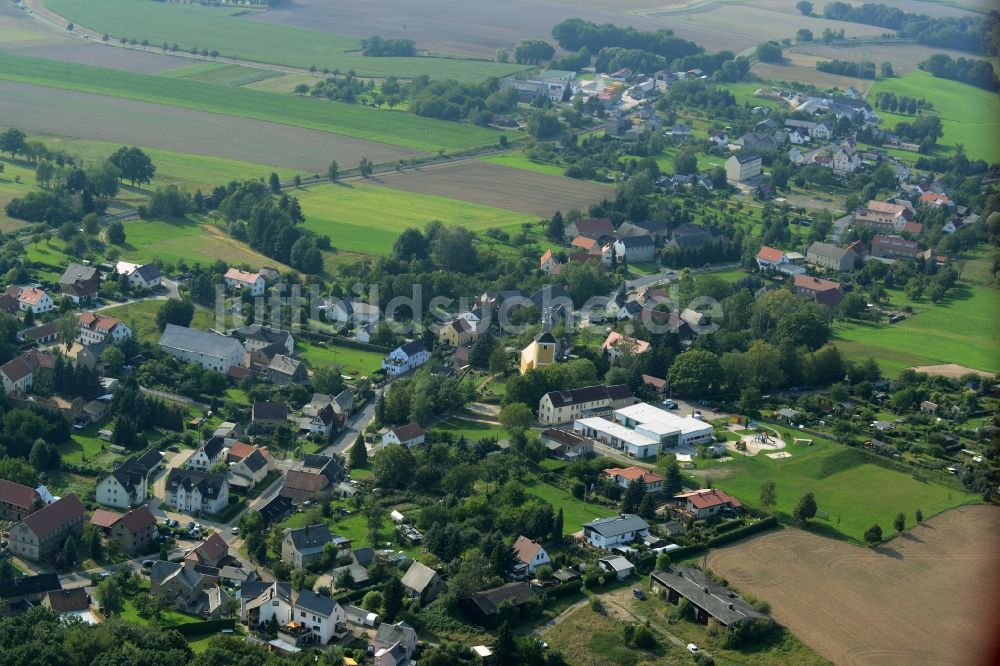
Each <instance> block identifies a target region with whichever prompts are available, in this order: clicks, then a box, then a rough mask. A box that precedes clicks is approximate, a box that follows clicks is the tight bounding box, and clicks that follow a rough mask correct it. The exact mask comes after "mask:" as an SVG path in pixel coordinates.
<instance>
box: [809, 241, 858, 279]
mask: <svg viewBox="0 0 1000 666" xmlns="http://www.w3.org/2000/svg"><path fill="white" fill-rule="evenodd" d="M806 261H807V262H809V263H810V264H814V265H816V266H820V267H822V268H829V269H830V270H833V271H840V272H842V273H847V272H850V271H853V270H854V264H855V263H856V262H857V261H858V256H857V255H856V254H854V251H853V250H850V249H848V248H843V247H837V246H836V245H830V244H829V243H821V242H820V241H816V242H814V243H813V244H812V245H810V246H809V249H808V250H806Z"/></svg>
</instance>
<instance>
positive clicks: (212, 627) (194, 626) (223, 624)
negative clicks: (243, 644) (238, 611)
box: [164, 617, 236, 636]
mask: <svg viewBox="0 0 1000 666" xmlns="http://www.w3.org/2000/svg"><path fill="white" fill-rule="evenodd" d="M235 626H236V619H235V618H232V617H229V618H225V619H221V620H205V621H203V622H188V623H187V624H178V625H177V626H174V627H164V629H175V630H176V631H178V632H179V633H180V634H181V636H201V635H204V634H214V633H215V632H217V631H222V630H223V629H233V628H234V627H235Z"/></svg>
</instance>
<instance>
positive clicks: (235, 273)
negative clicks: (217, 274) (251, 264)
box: [225, 268, 260, 284]
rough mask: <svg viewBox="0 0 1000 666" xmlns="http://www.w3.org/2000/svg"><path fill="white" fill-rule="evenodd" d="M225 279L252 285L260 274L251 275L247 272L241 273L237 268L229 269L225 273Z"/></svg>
mask: <svg viewBox="0 0 1000 666" xmlns="http://www.w3.org/2000/svg"><path fill="white" fill-rule="evenodd" d="M225 277H226V278H227V279H229V280H237V281H239V282H245V283H247V284H253V283H254V282H256V281H257V278H259V277H260V273H251V272H249V271H241V270H240V269H238V268H230V269H229V270H228V271H226V275H225Z"/></svg>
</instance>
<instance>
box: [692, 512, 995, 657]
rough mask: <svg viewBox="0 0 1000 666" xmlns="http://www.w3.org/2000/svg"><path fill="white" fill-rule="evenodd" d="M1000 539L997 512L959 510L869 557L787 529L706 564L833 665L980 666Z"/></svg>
mask: <svg viewBox="0 0 1000 666" xmlns="http://www.w3.org/2000/svg"><path fill="white" fill-rule="evenodd" d="M859 501H863V500H862V499H861V498H859ZM883 527H885V526H883ZM998 534H1000V509H998V508H997V507H994V506H966V507H961V508H958V509H953V510H951V511H948V512H946V513H943V514H941V515H939V516H936V517H934V518H932V519H931V520H929V521H927V523H926V524H924V525H921V526H919V527H916V528H914V529H913V530H911V531H910V532H908V533H906V534H904V535H903V536H902V537H897V538H895V539H893V540H892V541H891V542H889V543H888V544H886V545H885V546H884V547H881V548H879V549H877V550H875V551H872V550H868V549H863V548H858V547H855V546H851V545H849V544H847V543H844V542H841V541H835V540H832V539H827V538H824V537H820V536H816V535H813V534H811V533H808V532H804V531H802V530H797V529H785V530H782V531H779V532H771V533H768V534H765V535H762V536H759V537H755V538H752V539H748V540H746V541H742V542H740V543H738V544H735V545H733V546H729V547H726V548H721V549H718V550H714V551H712V552H711V553H710V554H709V556H708V566H709V567H711V568H712V569H713V570H714V571H715V572H716V573H718V574H720V575H722V576H724V577H725V578H727V579H728V580H729V581H730V583H731V584H732V585H733V586H734V587H737V588H739V589H740V590H743V591H745V592H749V593H751V594H753V595H755V596H758V597H760V598H762V599H765V600H767V601H768V602H769V603H770V604H771V608H772V612H773V615H774V618H775V619H776V620H777V621H778V622H780V623H781V624H783V625H785V626H786V627H788V628H789V629H790V630H791V631H792V633H794V634H795V635H796V636H798V637H799V638H800V639H801V640H802V641H803V642H805V643H806V644H807V645H809V647H811V648H812V649H813V650H815V651H816V652H818V653H819V654H821V655H823V656H824V657H826V658H827V659H830V660H831V661H833V662H834V663H835V664H851V665H862V664H878V665H879V666H883V665H897V664H898V665H899V666H903V665H907V666H910V665H912V664H935V665H939V664H960V665H962V666H979V665H980V664H982V665H984V666H985V665H986V664H989V663H994V662H991V649H995V648H996V644H995V642H996V641H997V636H998V634H997V624H998V618H1000V603H998V601H997V596H996V594H997V591H998V589H1000V566H998V565H1000V549H998V546H1000V537H998ZM991 641H992V642H993V644H992V645H991Z"/></svg>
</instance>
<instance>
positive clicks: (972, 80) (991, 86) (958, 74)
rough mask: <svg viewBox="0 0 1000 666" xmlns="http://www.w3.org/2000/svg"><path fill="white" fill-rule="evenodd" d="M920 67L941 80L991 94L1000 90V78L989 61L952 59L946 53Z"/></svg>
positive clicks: (926, 61)
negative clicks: (958, 82)
mask: <svg viewBox="0 0 1000 666" xmlns="http://www.w3.org/2000/svg"><path fill="white" fill-rule="evenodd" d="M919 67H920V69H922V70H924V71H925V72H927V73H928V74H930V75H931V76H935V77H937V78H939V79H951V80H952V81H961V82H962V83H968V84H969V85H972V86H976V87H977V88H982V89H983V90H989V91H990V92H996V91H998V90H1000V78H997V74H996V71H994V69H993V64H992V63H991V62H990V61H989V60H975V59H972V58H957V59H952V57H951V56H949V55H946V54H944V53H935V54H934V55H932V56H931V57H930V58H928V59H927V60H925V61H923V62H922V63H920V65H919Z"/></svg>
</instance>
